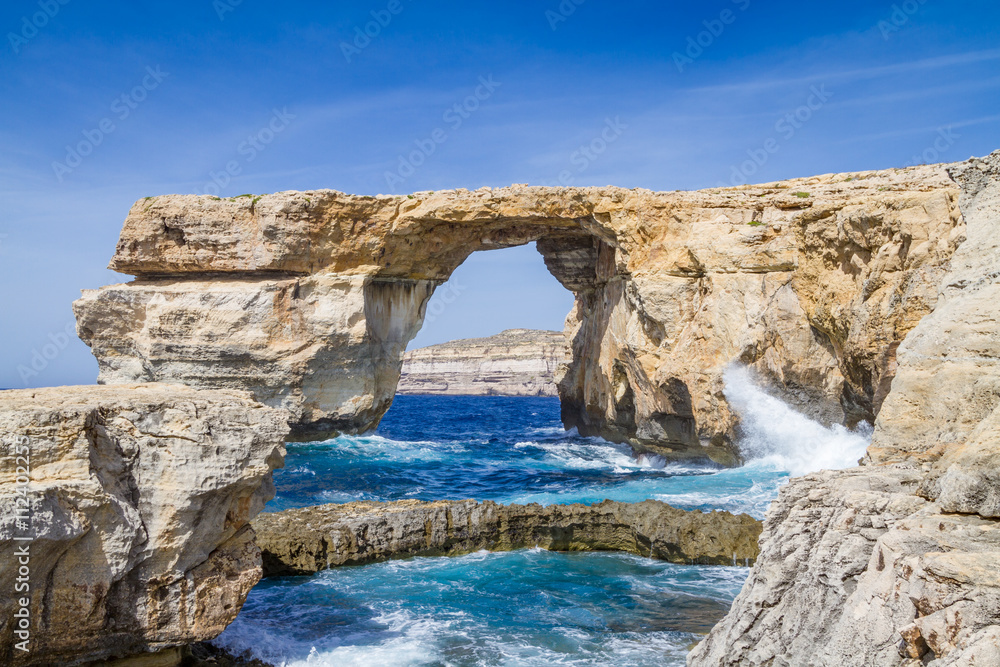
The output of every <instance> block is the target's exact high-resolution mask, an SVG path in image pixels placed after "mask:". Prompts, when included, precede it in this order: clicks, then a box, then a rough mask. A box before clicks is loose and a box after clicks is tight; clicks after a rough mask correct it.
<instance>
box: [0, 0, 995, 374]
mask: <svg viewBox="0 0 1000 667" xmlns="http://www.w3.org/2000/svg"><path fill="white" fill-rule="evenodd" d="M373 22H374V23H373ZM366 29H367V30H368V32H369V33H370V34H371V35H373V36H371V37H367V38H359V39H357V41H355V38H356V37H357V36H358V33H359V31H360V32H361V33H362V34H363V33H364V31H365V30H366ZM0 34H2V35H4V43H3V45H2V49H0V95H2V99H3V104H2V105H0V285H2V286H3V287H2V289H0V313H2V315H0V318H2V319H0V386H6V387H24V386H44V385H56V384H82V383H90V382H93V380H94V377H95V375H96V364H95V362H94V361H93V359H92V357H91V356H90V354H89V351H88V350H87V348H86V347H85V346H83V344H82V343H80V342H79V341H75V340H69V341H66V340H64V338H63V336H64V333H65V331H66V328H67V326H68V325H70V324H71V323H72V313H71V308H70V304H71V302H72V301H73V300H74V299H75V298H77V296H78V295H79V290H80V289H82V288H94V287H99V286H101V285H104V284H110V283H115V282H123V281H125V280H127V279H128V278H127V277H125V276H120V275H118V274H114V273H112V272H110V271H107V270H106V269H104V267H105V266H106V265H107V262H108V260H109V259H110V255H111V253H112V251H113V249H114V246H115V242H116V240H117V236H118V232H119V230H120V228H121V223H122V221H123V219H124V217H125V214H126V213H127V211H128V209H129V207H130V206H131V204H132V202H133V201H135V200H136V199H138V198H140V197H143V196H147V195H156V194H165V193H190V192H213V193H214V192H215V191H216V190H215V189H216V188H217V189H218V192H219V193H220V194H222V195H224V196H225V195H236V194H241V193H244V192H254V193H260V192H274V191H279V190H289V189H300V190H301V189H309V188H324V187H328V188H335V189H338V190H343V191H347V192H356V193H363V194H374V193H379V192H397V193H402V192H410V191H417V190H427V189H442V188H452V187H467V188H477V187H481V186H484V185H488V186H503V185H509V184H511V183H532V184H556V183H560V182H562V183H565V184H572V185H608V184H613V185H620V186H626V187H635V186H639V187H647V188H652V189H657V190H674V189H691V188H701V187H714V186H718V185H722V184H727V183H731V182H740V181H743V180H748V181H753V182H761V181H769V180H775V179H779V178H785V177H793V176H805V175H811V174H818V173H828V172H837V171H851V170H863V169H878V168H885V167H892V166H903V165H907V164H911V163H914V162H921V161H925V160H928V158H932V159H930V160H928V161H953V160H961V159H965V158H967V157H969V156H970V155H981V154H985V153H988V152H990V151H992V150H994V149H997V148H1000V136H998V134H1000V133H998V128H1000V104H998V101H1000V40H998V36H1000V7H998V6H997V3H995V2H988V1H985V0H982V1H976V0H970V1H967V2H961V3H954V2H952V3H946V2H943V1H942V0H923V2H921V1H920V0H907V1H906V2H898V3H893V2H858V1H850V0H848V1H842V2H839V3H816V4H812V3H801V2H796V3H791V2H783V1H773V2H763V1H762V0H717V1H713V2H699V3H663V2H656V3H653V2H648V3H646V2H628V1H621V2H614V3H610V2H601V1H599V0H565V1H564V2H562V3H560V2H558V1H557V0H552V1H550V2H545V1H542V2H505V3H459V2H437V3H430V2H419V1H415V0H394V1H390V0H374V1H361V2H352V3H337V2H286V3H281V4H280V5H279V4H278V3H266V2H263V1H262V0H242V1H238V0H216V1H215V2H213V1H212V0H199V1H197V2H184V1H178V2H172V3H155V4H153V3H149V5H148V6H147V5H146V3H125V2H114V3H112V2H100V1H97V0H93V1H88V2H84V1H83V0H62V2H60V0H41V1H40V2H39V0H35V1H34V2H27V1H22V0H8V2H5V3H3V7H2V9H0ZM366 39H367V41H366ZM484 81H485V82H486V83H485V84H484V83H483V82H484ZM477 93H478V97H477ZM455 105H459V106H458V108H457V109H456V108H455ZM810 105H811V108H810ZM789 114H791V115H790V116H789ZM609 126H613V127H614V128H615V129H614V131H613V132H610V133H609V134H608V136H613V137H614V141H611V142H609V143H607V144H606V145H605V147H604V148H603V150H601V151H599V152H595V151H594V150H591V151H589V152H588V151H581V150H580V149H581V147H587V146H590V145H591V144H592V142H593V141H594V140H595V139H596V138H598V137H600V136H601V134H602V132H603V131H604V129H605V128H606V127H609ZM435 138H436V139H435ZM769 140H771V141H770V143H769ZM81 144H82V147H81ZM596 145H597V147H599V148H600V143H599V142H598V144H596ZM765 145H769V146H771V147H772V149H773V148H774V147H775V146H777V151H776V152H771V153H767V152H766V151H764V152H763V153H762V149H763V147H764V146H765ZM68 147H69V148H68ZM71 149H72V150H71ZM77 149H79V150H77ZM415 151H416V153H415ZM78 152H86V153H87V155H78V154H77V153H78ZM754 156H756V157H757V160H756V161H753V158H754ZM57 163H58V164H57ZM416 163H419V165H417V164H416ZM227 168H231V173H227V171H226V170H227ZM455 280H456V281H457V282H459V283H461V284H462V286H463V288H462V289H461V290H457V291H455V292H454V294H455V296H454V298H451V299H450V303H447V304H443V305H442V306H441V307H439V310H440V313H439V315H438V316H436V317H435V318H434V321H433V322H429V323H428V324H427V325H426V326H425V328H424V330H423V331H422V332H421V334H420V337H419V338H418V340H417V341H416V343H417V344H428V343H433V342H437V341H440V340H446V339H449V338H455V337H464V336H476V335H487V334H490V333H495V332H496V331H499V330H501V329H504V328H509V327H515V326H530V327H545V328H560V327H561V326H562V321H563V318H564V317H565V315H566V312H567V311H568V309H569V307H570V304H571V300H570V298H569V295H568V293H566V292H565V291H564V290H562V288H561V287H560V286H559V285H558V284H557V283H556V282H555V281H554V279H552V278H551V277H550V276H549V275H548V274H547V273H546V272H545V269H544V266H543V265H542V262H541V260H540V258H539V257H538V255H537V253H534V251H533V250H532V249H531V248H530V247H529V248H520V249H513V250H506V251H500V252H495V253H479V254H477V255H474V256H473V257H472V258H471V259H470V260H469V261H468V262H467V263H466V264H465V265H463V266H462V267H460V269H459V272H458V273H456V276H455ZM33 362H34V364H33ZM19 369H20V370H19ZM24 369H30V370H32V373H34V374H27V375H26V374H25V373H24V372H23V370H24Z"/></svg>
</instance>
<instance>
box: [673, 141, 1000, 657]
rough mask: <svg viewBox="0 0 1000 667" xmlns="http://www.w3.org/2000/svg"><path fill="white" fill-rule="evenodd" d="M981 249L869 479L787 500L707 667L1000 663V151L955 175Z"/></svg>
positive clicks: (922, 332) (829, 479)
mask: <svg viewBox="0 0 1000 667" xmlns="http://www.w3.org/2000/svg"><path fill="white" fill-rule="evenodd" d="M950 171H951V174H952V175H953V176H954V178H955V180H956V181H957V182H958V183H960V184H961V186H962V196H961V207H962V211H963V213H964V222H965V223H966V225H967V236H968V240H966V241H965V242H964V243H963V244H962V245H961V246H960V247H959V249H958V251H957V252H956V253H955V255H954V257H953V258H952V260H951V263H950V270H949V272H948V274H947V275H946V276H945V277H944V279H943V280H942V282H941V285H940V295H939V299H938V301H937V305H936V307H935V309H934V312H933V313H931V314H930V315H928V316H927V317H925V318H924V319H923V320H921V321H920V323H919V324H918V325H917V327H916V328H915V329H913V331H912V332H911V333H910V334H909V336H907V338H906V340H905V341H904V342H903V344H902V345H901V346H900V348H899V351H898V363H899V369H898V372H897V374H896V378H895V380H894V381H893V383H892V391H891V392H890V393H889V395H888V397H887V398H886V400H885V403H884V405H883V407H882V411H881V413H880V414H879V417H878V421H877V423H876V428H875V433H874V436H873V441H872V445H871V447H870V448H869V450H868V455H867V458H866V461H865V462H866V464H867V465H865V466H862V467H860V468H857V469H853V470H847V471H841V472H826V473H820V474H816V475H810V476H807V477H803V478H801V479H796V480H792V482H791V483H790V484H789V485H788V486H787V487H786V488H784V489H782V491H781V493H780V495H779V497H778V500H776V501H775V502H774V503H773V504H772V506H771V509H770V510H769V512H768V514H767V518H766V520H765V527H764V533H763V535H762V537H761V556H760V559H759V560H758V561H757V564H756V566H755V567H754V568H753V570H752V571H751V574H750V578H749V580H748V581H747V584H746V586H745V587H744V588H743V591H742V592H741V593H740V595H739V597H738V598H737V599H736V601H735V602H734V604H733V607H732V610H731V611H730V613H729V615H728V616H727V617H726V618H725V619H723V620H722V621H721V622H720V623H719V625H718V626H716V628H715V629H713V630H712V632H711V634H710V635H709V637H708V639H706V640H705V641H704V642H702V643H701V644H700V645H699V646H698V647H697V648H696V649H695V651H694V652H693V653H692V655H691V657H690V658H689V664H690V665H692V666H702V665H704V666H705V667H709V666H711V667H719V666H720V665H726V666H728V665H733V666H735V665H740V666H752V665H762V666H763V665H767V666H769V667H779V666H784V665H803V666H804V665H810V666H821V665H823V666H826V665H828V666H830V667H833V666H837V667H840V666H853V665H879V666H883V665H885V666H893V665H907V666H910V665H913V666H916V665H932V666H934V667H944V666H945V665H956V666H957V665H962V666H965V665H997V664H1000V570H998V564H1000V520H998V519H1000V492H998V489H1000V475H998V472H997V471H998V469H1000V467H998V464H1000V152H997V153H994V154H993V155H991V156H990V157H988V158H985V159H981V160H971V161H969V162H966V163H962V164H959V165H954V166H952V167H951V168H950Z"/></svg>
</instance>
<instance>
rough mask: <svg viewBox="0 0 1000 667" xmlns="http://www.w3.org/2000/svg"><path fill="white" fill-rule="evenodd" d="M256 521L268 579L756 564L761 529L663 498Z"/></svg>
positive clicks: (286, 515) (357, 511) (356, 508)
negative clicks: (525, 554)
mask: <svg viewBox="0 0 1000 667" xmlns="http://www.w3.org/2000/svg"><path fill="white" fill-rule="evenodd" d="M253 525H254V528H255V529H256V531H257V543H258V544H259V545H260V547H261V551H262V552H263V554H264V574H265V576H272V575H286V574H308V573H311V572H318V571H320V570H325V569H327V568H330V567H335V566H338V565H360V564H362V563H371V562H374V561H379V560H385V559H389V558H403V557H407V556H444V555H447V556H454V555H458V554H465V553H471V552H473V551H479V550H482V549H487V550H490V551H509V550H512V549H523V548H530V547H541V548H543V549H549V550H552V551H627V552H630V553H634V554H639V555H640V556H647V557H650V558H658V559H661V560H667V561H671V562H674V563H686V564H691V563H698V564H705V565H736V564H739V565H746V564H748V563H751V562H753V561H754V559H756V558H757V554H758V548H757V538H758V536H759V535H760V530H761V524H760V522H759V521H757V520H756V519H754V518H752V517H750V516H748V515H746V514H740V515H738V516H737V515H733V514H730V513H729V512H710V513H702V512H700V511H693V512H686V511H684V510H679V509H675V508H673V507H670V506H669V505H666V504H664V503H661V502H659V501H656V500H647V501H645V502H641V503H634V504H633V503H618V502H612V501H604V502H603V503H599V504H596V505H590V506H588V505H549V506H547V507H542V506H541V505H536V504H532V505H498V504H497V503H494V502H490V501H487V502H483V503H477V502H476V501H474V500H455V501H438V502H420V501H416V500H401V501H398V502H391V503H371V502H359V503H348V504H346V505H318V506H315V507H306V508H302V509H294V510H286V511H284V512H277V513H274V514H262V515H260V516H259V517H257V519H256V520H255V521H254V524H253Z"/></svg>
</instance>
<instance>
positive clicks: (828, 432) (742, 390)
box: [723, 365, 871, 477]
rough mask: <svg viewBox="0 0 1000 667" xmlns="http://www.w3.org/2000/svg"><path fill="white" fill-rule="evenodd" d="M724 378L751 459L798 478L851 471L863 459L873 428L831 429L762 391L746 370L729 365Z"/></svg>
mask: <svg viewBox="0 0 1000 667" xmlns="http://www.w3.org/2000/svg"><path fill="white" fill-rule="evenodd" d="M723 379H724V381H725V394H726V399H727V400H728V401H729V404H730V405H731V406H733V408H735V409H736V411H737V412H738V413H739V415H740V417H741V419H742V428H743V433H744V435H743V438H742V439H741V441H740V443H739V444H740V450H741V451H742V453H743V455H744V456H745V457H746V458H747V460H748V461H752V462H754V463H756V464H758V465H763V466H770V467H773V469H776V470H784V471H787V472H788V473H790V474H791V475H792V476H793V477H794V476H799V475H805V474H807V473H810V472H815V471H817V470H830V469H834V470H837V469H841V468H850V467H853V466H856V465H857V464H858V459H859V458H861V457H862V456H864V453H865V449H866V448H867V447H868V443H869V441H870V439H871V432H870V429H861V430H858V431H850V430H848V429H846V428H844V427H843V426H840V425H836V424H835V425H834V426H832V427H830V428H827V427H825V426H823V425H822V424H820V423H818V422H815V421H813V420H811V419H809V418H808V417H806V416H805V415H803V414H801V413H799V412H796V411H795V410H793V409H792V408H791V407H789V406H788V405H787V404H786V403H784V402H782V401H781V400H779V399H777V398H775V397H774V396H771V395H769V394H767V393H766V392H764V390H762V389H761V388H760V387H758V386H757V385H756V384H754V382H753V380H752V379H751V378H750V372H749V371H748V370H747V369H746V368H745V367H742V366H737V365H733V366H730V367H729V368H728V369H726V371H725V374H724V376H723Z"/></svg>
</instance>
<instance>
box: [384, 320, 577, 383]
mask: <svg viewBox="0 0 1000 667" xmlns="http://www.w3.org/2000/svg"><path fill="white" fill-rule="evenodd" d="M568 361H569V349H568V346H567V344H566V337H565V336H564V335H563V333H562V332H561V331H533V330H530V329H508V330H507V331H503V332H501V333H499V334H497V335H496V336H490V337H488V338H467V339H464V340H453V341H451V342H449V343H441V344H440V345H431V346H430V347H423V348H420V349H417V350H413V351H411V352H407V353H406V355H405V356H404V357H403V370H402V373H401V375H400V377H399V387H398V388H397V390H396V392H397V393H399V394H433V395H439V396H440V395H450V396H557V395H558V391H557V389H556V380H555V376H556V371H557V370H558V369H559V366H560V365H562V364H565V363H567V362H568Z"/></svg>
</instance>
